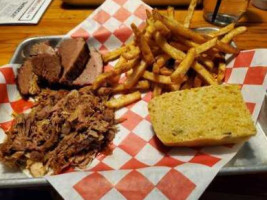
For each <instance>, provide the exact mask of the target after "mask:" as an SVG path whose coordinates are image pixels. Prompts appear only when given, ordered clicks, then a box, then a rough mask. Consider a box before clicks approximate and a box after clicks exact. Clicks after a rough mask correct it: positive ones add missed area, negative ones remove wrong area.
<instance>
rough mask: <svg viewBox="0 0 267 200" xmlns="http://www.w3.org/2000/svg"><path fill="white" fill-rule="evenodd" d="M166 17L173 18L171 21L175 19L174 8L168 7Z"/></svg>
mask: <svg viewBox="0 0 267 200" xmlns="http://www.w3.org/2000/svg"><path fill="white" fill-rule="evenodd" d="M167 15H168V17H170V18H173V19H174V18H175V11H174V8H173V7H171V6H168V9H167Z"/></svg>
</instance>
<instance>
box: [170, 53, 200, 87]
mask: <svg viewBox="0 0 267 200" xmlns="http://www.w3.org/2000/svg"><path fill="white" fill-rule="evenodd" d="M195 56H196V50H195V48H192V49H190V50H189V51H188V53H187V55H186V56H185V58H184V60H183V61H182V62H181V63H180V64H179V66H178V67H177V68H176V69H175V71H174V72H173V73H172V75H171V80H172V82H174V83H181V82H182V80H183V77H184V76H185V74H186V73H187V71H188V70H189V68H190V67H191V66H192V65H193V62H194V60H195Z"/></svg>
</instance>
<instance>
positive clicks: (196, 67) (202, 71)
mask: <svg viewBox="0 0 267 200" xmlns="http://www.w3.org/2000/svg"><path fill="white" fill-rule="evenodd" d="M192 69H194V70H195V71H196V72H197V73H198V74H199V75H200V76H201V77H202V78H203V80H205V82H206V83H208V84H209V85H217V84H218V83H217V81H216V80H215V78H214V77H213V76H212V75H211V74H210V72H209V71H208V70H206V68H205V67H203V66H202V65H201V64H199V63H197V62H195V64H194V65H193V66H192Z"/></svg>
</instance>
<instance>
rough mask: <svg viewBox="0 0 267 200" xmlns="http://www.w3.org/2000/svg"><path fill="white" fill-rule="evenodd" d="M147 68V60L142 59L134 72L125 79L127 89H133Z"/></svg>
mask: <svg viewBox="0 0 267 200" xmlns="http://www.w3.org/2000/svg"><path fill="white" fill-rule="evenodd" d="M146 68H147V63H146V62H145V61H143V60H142V61H141V62H140V64H139V65H137V66H136V67H135V68H134V69H133V73H132V74H131V75H130V76H129V77H128V79H127V80H126V81H125V83H124V84H125V87H126V88H127V89H131V88H132V87H133V86H134V85H135V84H136V83H137V82H138V80H139V79H140V78H141V77H142V76H143V74H144V72H145V70H146Z"/></svg>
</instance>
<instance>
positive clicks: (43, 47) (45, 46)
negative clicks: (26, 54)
mask: <svg viewBox="0 0 267 200" xmlns="http://www.w3.org/2000/svg"><path fill="white" fill-rule="evenodd" d="M44 53H45V54H49V55H55V54H56V51H55V50H54V49H53V47H51V46H50V45H49V42H48V41H45V42H40V43H36V44H34V45H33V46H32V48H31V49H30V56H36V55H39V54H44Z"/></svg>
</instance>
